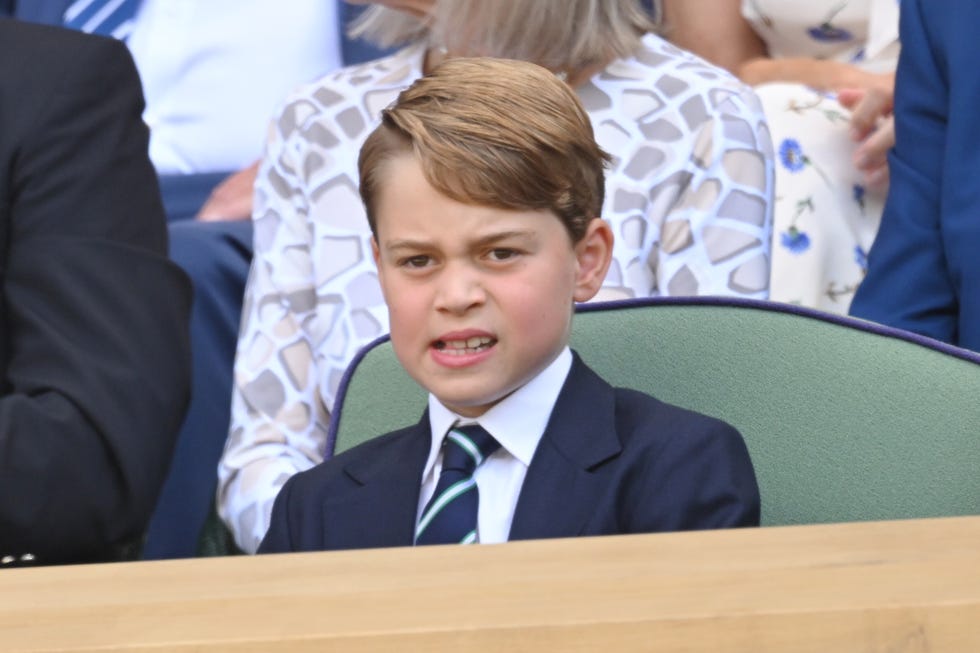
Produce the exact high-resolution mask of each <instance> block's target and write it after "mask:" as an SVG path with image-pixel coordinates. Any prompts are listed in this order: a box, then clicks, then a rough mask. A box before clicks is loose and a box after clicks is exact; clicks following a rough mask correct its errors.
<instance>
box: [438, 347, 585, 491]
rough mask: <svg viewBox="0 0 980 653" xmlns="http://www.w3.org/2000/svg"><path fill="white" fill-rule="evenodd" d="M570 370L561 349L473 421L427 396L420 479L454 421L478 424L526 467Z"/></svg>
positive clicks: (569, 357) (566, 352) (568, 354)
mask: <svg viewBox="0 0 980 653" xmlns="http://www.w3.org/2000/svg"><path fill="white" fill-rule="evenodd" d="M571 369H572V352H571V350H570V349H569V348H568V347H565V348H564V349H563V350H562V351H561V353H559V354H558V356H556V357H555V360H553V361H552V362H551V363H550V364H549V365H548V366H547V367H546V368H544V369H543V370H542V371H541V372H539V373H538V375H537V376H535V377H534V378H533V379H531V380H530V381H528V382H527V383H525V384H524V385H522V386H521V387H520V388H518V389H517V390H515V391H514V392H512V393H511V394H510V395H509V396H507V397H505V398H504V399H503V400H502V401H501V402H500V403H498V404H497V405H496V406H494V407H493V408H491V409H490V410H488V411H487V412H485V413H484V414H483V415H481V416H480V417H478V418H477V419H475V420H474V419H472V418H466V417H461V416H459V415H457V414H456V413H454V412H452V411H451V410H449V409H448V408H446V407H445V406H444V405H443V404H442V402H441V401H439V400H438V399H437V398H436V397H435V395H433V394H431V393H430V394H429V427H430V429H431V433H432V444H431V448H430V449H429V458H428V460H427V461H426V464H425V469H424V470H423V472H422V478H426V477H427V476H428V475H429V474H430V473H431V471H432V468H433V467H434V466H435V462H436V458H437V456H438V455H439V449H440V447H442V440H443V437H444V436H445V435H446V432H447V431H448V430H449V427H451V426H452V425H453V424H454V423H456V422H459V423H460V424H473V423H477V424H479V425H480V426H482V427H483V428H485V429H486V430H487V431H488V432H489V433H490V434H491V435H492V436H493V437H494V438H496V439H497V442H499V443H500V446H501V447H502V448H503V449H506V450H507V452H508V453H510V454H511V455H512V456H514V458H516V459H518V460H519V461H521V463H523V464H524V466H525V467H527V466H529V465H530V464H531V458H533V457H534V452H535V450H536V449H537V448H538V442H540V441H541V436H543V435H544V430H545V428H546V427H547V426H548V420H549V419H550V418H551V411H552V410H553V409H554V407H555V402H557V401H558V395H559V393H561V389H562V386H563V385H564V384H565V379H566V378H567V377H568V372H569V371H570V370H571Z"/></svg>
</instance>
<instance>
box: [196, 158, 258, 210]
mask: <svg viewBox="0 0 980 653" xmlns="http://www.w3.org/2000/svg"><path fill="white" fill-rule="evenodd" d="M258 171H259V162H258V161H256V162H255V163H253V164H252V165H250V166H249V167H247V168H245V169H244V170H239V171H238V172H236V173H235V174H233V175H230V176H229V177H227V178H226V179H225V180H224V181H222V182H221V183H220V184H218V185H217V186H215V188H214V190H213V191H211V195H210V197H208V199H207V201H206V202H205V203H204V206H202V207H201V210H200V211H198V212H197V219H198V220H201V221H203V222H215V221H218V220H246V219H248V218H250V217H251V216H252V187H253V186H254V185H255V177H256V175H257V174H258Z"/></svg>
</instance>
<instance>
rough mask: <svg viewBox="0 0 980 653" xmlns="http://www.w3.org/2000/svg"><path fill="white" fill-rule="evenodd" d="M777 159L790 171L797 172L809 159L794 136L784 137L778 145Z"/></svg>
mask: <svg viewBox="0 0 980 653" xmlns="http://www.w3.org/2000/svg"><path fill="white" fill-rule="evenodd" d="M779 160H780V161H782V162H783V167H785V168H786V169H787V170H789V171H790V172H799V171H800V170H802V169H803V168H804V167H805V166H806V164H807V163H809V162H810V160H809V159H808V158H807V157H806V155H805V154H803V147H802V146H801V145H800V142H799V141H798V140H796V139H795V138H784V139H783V142H782V143H780V145H779Z"/></svg>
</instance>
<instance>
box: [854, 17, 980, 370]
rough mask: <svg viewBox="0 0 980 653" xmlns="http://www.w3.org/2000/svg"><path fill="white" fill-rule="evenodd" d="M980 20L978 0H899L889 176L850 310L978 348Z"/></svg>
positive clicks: (885, 322)
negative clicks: (862, 276) (899, 44)
mask: <svg viewBox="0 0 980 653" xmlns="http://www.w3.org/2000/svg"><path fill="white" fill-rule="evenodd" d="M977 25H980V3H977V2H959V1H955V0H903V2H902V11H901V19H900V31H901V34H900V37H901V41H902V53H901V55H900V57H899V61H898V71H897V73H896V88H895V91H896V94H895V121H896V122H895V126H896V138H897V144H896V146H895V149H894V150H893V151H892V153H891V155H890V157H889V167H890V174H891V185H890V191H889V196H888V201H887V203H886V205H885V211H884V214H883V216H882V220H881V229H880V231H879V232H878V237H877V239H876V240H875V243H874V246H873V247H872V249H871V252H870V254H869V258H868V274H867V277H866V278H865V279H864V281H863V282H862V284H861V286H860V287H859V288H858V291H857V294H856V295H855V297H854V302H853V303H852V305H851V314H852V315H856V316H858V317H863V318H866V319H869V320H873V321H875V322H881V323H884V324H888V325H891V326H896V327H899V328H902V329H907V330H910V331H914V332H917V333H921V334H923V335H927V336H931V337H933V338H937V339H939V340H944V341H946V342H950V343H953V344H956V345H959V346H961V347H967V348H970V349H974V350H977V351H980V256H978V255H977V252H978V251H980V184H978V183H977V176H978V175H980V120H977V111H978V108H980V66H977V61H978V59H980V42H978V41H977V36H976V26H977Z"/></svg>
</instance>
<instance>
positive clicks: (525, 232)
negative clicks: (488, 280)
mask: <svg viewBox="0 0 980 653" xmlns="http://www.w3.org/2000/svg"><path fill="white" fill-rule="evenodd" d="M532 237H534V231H533V230H531V229H510V230H507V231H498V232H496V233H492V234H487V235H486V236H481V237H480V238H477V239H476V240H474V241H473V243H472V246H474V247H477V248H480V247H486V246H488V245H492V244H494V243H497V242H500V241H502V240H508V239H511V238H532ZM431 246H432V243H431V241H426V240H413V239H411V238H401V239H399V240H393V241H391V242H390V243H387V244H385V246H384V249H386V250H388V251H392V250H399V249H413V250H414V249H426V248H428V247H431Z"/></svg>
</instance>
